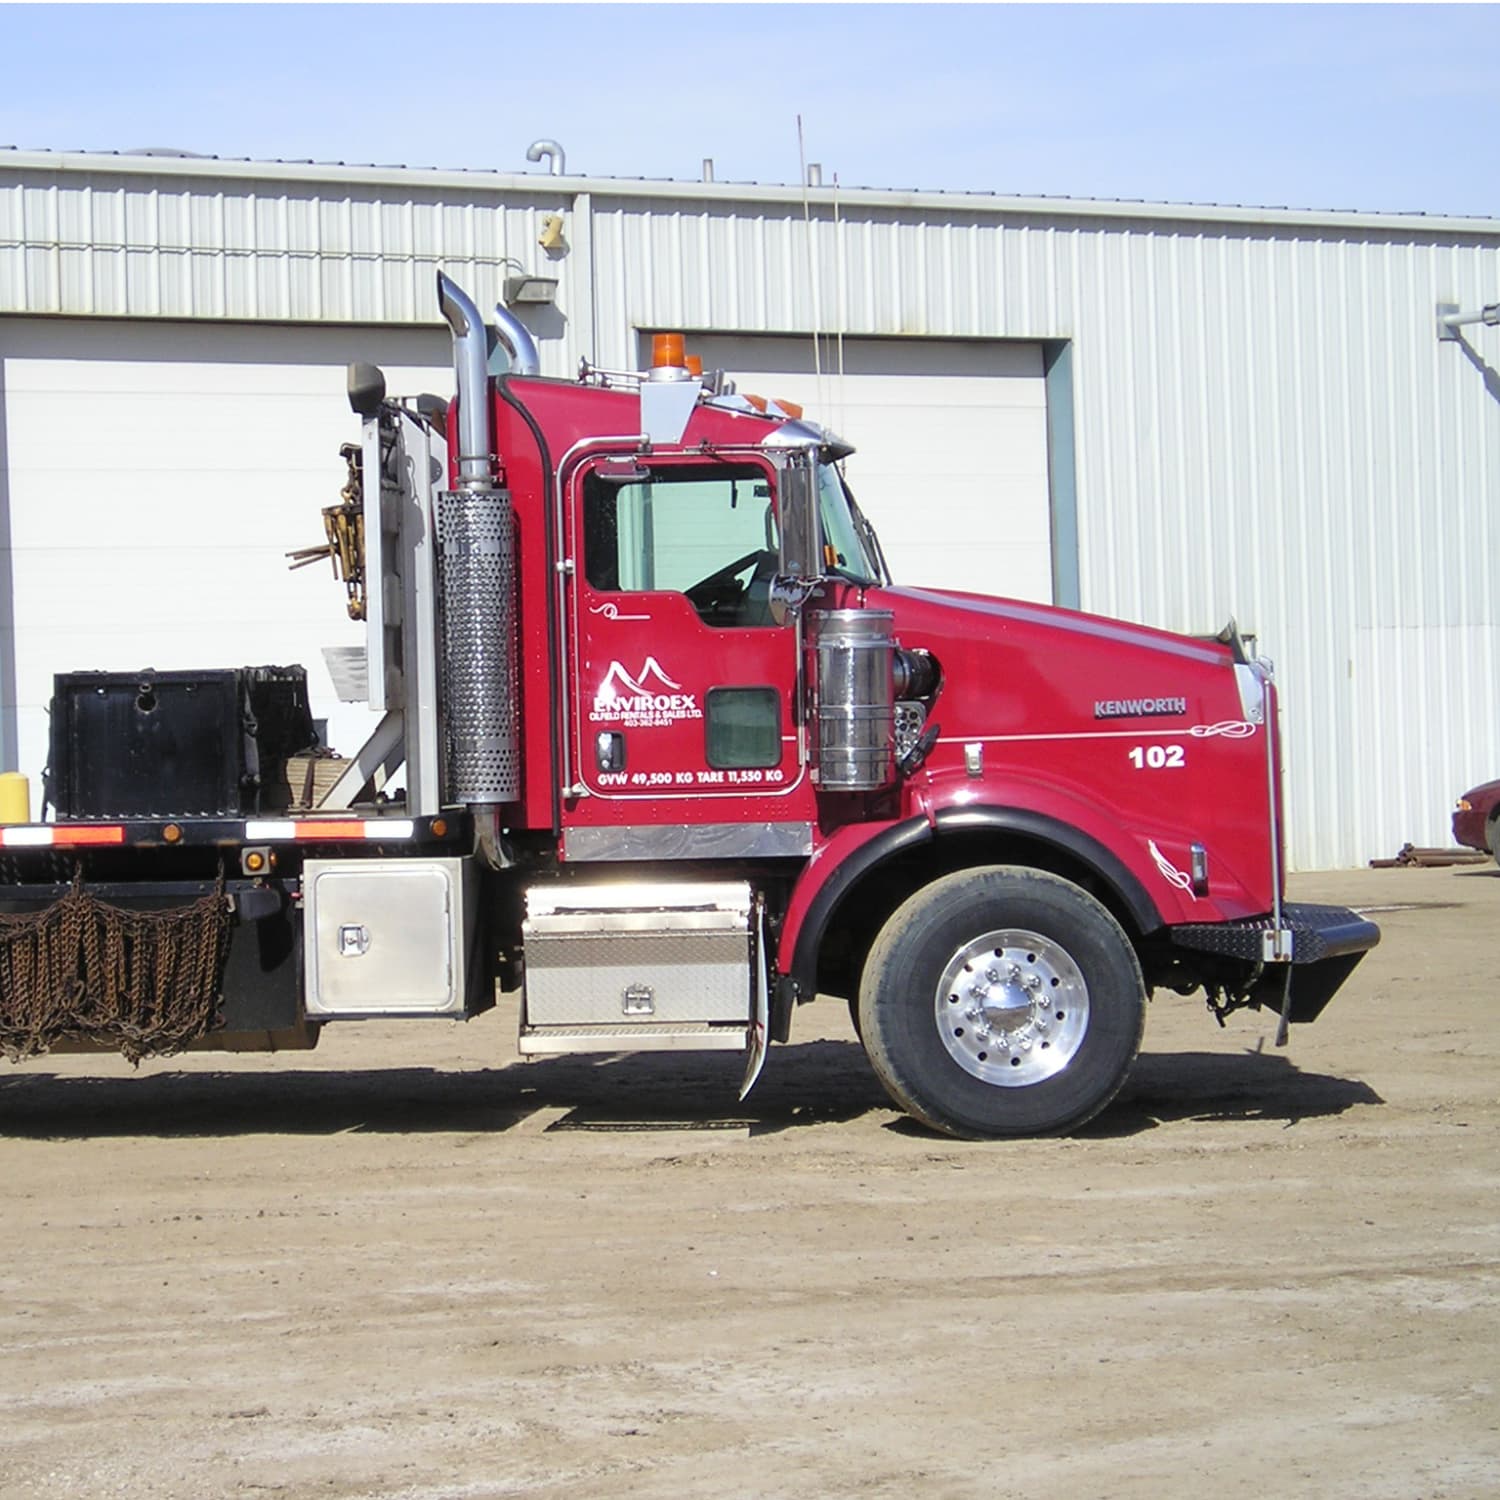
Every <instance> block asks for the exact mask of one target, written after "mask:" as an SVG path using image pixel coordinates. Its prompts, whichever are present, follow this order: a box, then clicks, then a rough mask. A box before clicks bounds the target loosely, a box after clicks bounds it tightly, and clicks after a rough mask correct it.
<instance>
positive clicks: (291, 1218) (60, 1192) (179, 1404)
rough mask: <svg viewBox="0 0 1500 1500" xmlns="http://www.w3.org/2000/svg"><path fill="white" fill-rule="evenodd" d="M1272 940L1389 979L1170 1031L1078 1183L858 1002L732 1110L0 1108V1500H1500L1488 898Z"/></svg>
mask: <svg viewBox="0 0 1500 1500" xmlns="http://www.w3.org/2000/svg"><path fill="white" fill-rule="evenodd" d="M1292 894H1293V896H1294V897H1296V898H1298V899H1303V900H1329V901H1339V902H1343V903H1346V904H1349V905H1353V906H1358V907H1360V908H1362V909H1365V910H1369V911H1372V912H1375V913H1377V920H1378V921H1380V922H1381V924H1382V926H1383V928H1384V932H1385V940H1384V942H1383V944H1382V946H1381V947H1380V948H1379V949H1377V950H1376V951H1375V953H1373V954H1372V955H1371V956H1370V957H1369V958H1368V959H1367V960H1366V962H1365V963H1364V965H1363V966H1362V967H1361V969H1360V970H1359V971H1358V972H1357V973H1356V975H1355V977H1354V979H1353V980H1352V981H1351V982H1350V984H1349V985H1348V986H1347V987H1346V988H1345V990H1344V992H1343V993H1342V994H1341V995H1340V996H1338V997H1337V998H1336V999H1335V1000H1334V1002H1333V1004H1332V1005H1331V1006H1330V1008H1329V1009H1328V1011H1327V1012H1325V1014H1324V1017H1323V1018H1322V1020H1320V1021H1319V1022H1318V1023H1317V1024H1316V1025H1315V1026H1311V1027H1306V1028H1300V1029H1298V1030H1296V1031H1294V1034H1293V1037H1292V1045H1291V1047H1290V1048H1289V1049H1287V1050H1286V1051H1277V1050H1276V1049H1275V1048H1274V1047H1273V1045H1272V1038H1273V1036H1274V1031H1275V1023H1274V1018H1272V1017H1268V1016H1259V1015H1249V1016H1237V1017H1235V1018H1233V1019H1232V1020H1231V1021H1230V1023H1229V1025H1228V1027H1227V1028H1226V1029H1223V1030H1220V1029H1219V1028H1218V1027H1217V1026H1216V1025H1215V1024H1214V1022H1213V1020H1212V1018H1211V1017H1210V1016H1208V1014H1207V1013H1206V1012H1205V1011H1204V1010H1203V1008H1202V1006H1201V1004H1200V1002H1199V1001H1196V1000H1184V999H1181V998H1179V997H1176V996H1170V995H1164V996H1162V997H1159V998H1158V1000H1157V1001H1156V1002H1154V1004H1153V1006H1152V1009H1151V1015H1150V1018H1149V1021H1148V1025H1147V1032H1146V1045H1145V1051H1144V1053H1143V1055H1142V1057H1141V1060H1140V1062H1139V1064H1138V1065H1137V1068H1136V1070H1135V1073H1134V1074H1133V1075H1132V1079H1131V1082H1130V1083H1129V1084H1128V1085H1127V1087H1126V1091H1125V1093H1124V1094H1123V1095H1122V1096H1121V1098H1120V1099H1119V1100H1118V1101H1117V1102H1116V1104H1115V1105H1114V1106H1113V1107H1112V1108H1111V1109H1110V1110H1109V1111H1107V1112H1106V1113H1105V1114H1104V1115H1103V1116H1101V1117H1100V1119H1099V1120H1097V1121H1096V1122H1095V1123H1094V1124H1093V1125H1092V1126H1091V1127H1090V1128H1089V1129H1088V1130H1087V1131H1086V1132H1084V1133H1083V1134H1082V1135H1079V1136H1077V1137H1075V1138H1072V1139H1069V1140H1054V1141H1035V1142H1007V1143H990V1144H977V1145H976V1144H964V1143H958V1142H952V1141H948V1140H944V1139H940V1138H937V1137H934V1136H932V1135H929V1134H927V1133H925V1132H923V1131H921V1130H920V1129H917V1128H916V1127H914V1126H912V1125H911V1124H910V1123H908V1122H907V1121H905V1120H904V1119H902V1118H901V1117H900V1116H899V1115H898V1114H897V1113H896V1112H895V1111H894V1110H893V1109H892V1108H891V1107H890V1106H889V1104H888V1103H887V1101H886V1099H885V1096H884V1095H883V1094H882V1092H881V1091H880V1089H879V1087H878V1086H877V1084H876V1083H875V1081H874V1078H873V1076H872V1074H871V1073H870V1070H869V1068H868V1065H867V1064H866V1063H865V1061H864V1058H863V1054H862V1053H861V1052H860V1050H859V1048H858V1046H857V1044H856V1043H855V1041H854V1039H853V1034H852V1032H851V1030H850V1027H849V1022H848V1017H847V1014H846V1012H845V1009H844V1007H843V1006H842V1005H841V1004H839V1003H836V1002H833V1001H819V1002H817V1003H816V1004H814V1005H812V1006H810V1007H808V1008H807V1009H805V1010H804V1011H802V1012H800V1013H799V1014H798V1016H797V1018H796V1027H795V1030H794V1038H793V1042H792V1044H791V1045H789V1046H786V1047H782V1048H777V1049H774V1050H773V1052H772V1055H771V1059H770V1062H769V1063H768V1065H767V1070H766V1074H765V1076H764V1077H763V1079H762V1080H761V1082H760V1084H759V1085H758V1086H757V1088H756V1090H755V1092H754V1093H753V1094H752V1095H751V1097H750V1099H749V1100H748V1101H746V1102H745V1103H743V1104H741V1103H739V1102H737V1100H736V1097H735V1095H736V1092H737V1084H738V1076H737V1075H738V1071H739V1064H738V1061H737V1060H736V1059H731V1058H712V1057H710V1058H706V1059H701V1060H700V1059H689V1060H683V1059H671V1058H650V1057H648V1058H636V1059H630V1058H619V1059H606V1060H583V1061H580V1060H547V1061H542V1062H537V1063H530V1064H523V1063H521V1062H519V1061H517V1060H516V1059H515V1054H514V1047H513V1045H512V1034H513V1030H514V1016H513V1014H512V1013H510V1011H509V1009H508V1008H504V1009H502V1010H500V1011H498V1012H494V1013H491V1014H489V1015H487V1016H485V1017H482V1018H481V1019H480V1020H478V1021H475V1022H473V1023H471V1024H469V1025H467V1026H451V1025H448V1024H447V1023H441V1022H427V1023H419V1022H408V1023H405V1024H402V1023H391V1024H387V1023H379V1024H377V1023H364V1024H361V1025H348V1026H345V1027H344V1028H343V1029H342V1030H340V1029H338V1028H330V1029H329V1031H328V1033H327V1034H326V1037H325V1040H324V1042H323V1044H322V1046H321V1047H320V1048H319V1049H318V1051H317V1052H315V1053H312V1054H281V1055H277V1056H273V1057H264V1056H230V1057H220V1056H215V1055H209V1054H205V1055H196V1056H193V1057H190V1058H186V1059H181V1058H179V1059H174V1060H170V1061H166V1062H161V1063H148V1064H145V1065H143V1066H142V1067H141V1069H140V1070H139V1072H138V1073H136V1072H133V1071H132V1070H131V1069H130V1068H129V1066H128V1065H127V1064H125V1063H123V1062H121V1061H120V1060H118V1059H115V1058H87V1057H67V1058H55V1059H44V1060H42V1061H40V1062H33V1063H30V1064H26V1065H24V1066H21V1067H17V1068H11V1067H9V1065H5V1064H0V1166H3V1171H4V1179H5V1183H6V1201H5V1209H4V1213H3V1215H0V1495H3V1496H4V1497H6V1500H11V1497H27V1500H30V1497H60V1496H68V1497H74V1496H80V1497H81V1496H88V1497H93V1496H114V1495H128V1496H152V1497H163V1500H179V1497H180V1500H204V1497H212V1496H262V1495H282V1496H317V1497H335V1500H336V1497H354V1496H368V1497H381V1500H398V1497H420V1500H441V1497H454V1500H458V1497H466V1500H468V1497H474V1500H484V1497H490V1496H502V1495H517V1494H535V1495H559V1496H561V1495H568V1496H585V1497H593V1496H600V1497H609V1496H624V1495H629V1496H662V1497H667V1496H671V1497H674V1500H675V1497H681V1496H683V1495H685V1494H686V1495H713V1496H783V1495H784V1496H793V1495H796V1496H844V1495H848V1496H856V1495H857V1496H860V1497H861V1500H868V1497H873V1496H897V1495H900V1496H922V1497H928V1496H932V1497H945V1496H954V1497H957V1496H976V1497H977V1496H983V1497H994V1496H1011V1495H1014V1496H1025V1497H1027V1500H1049V1497H1054V1496H1056V1497H1068V1500H1078V1497H1095V1496H1110V1497H1135V1496H1140V1497H1147V1496H1149V1497H1162V1496H1193V1497H1198V1496H1201V1495H1203V1494H1205V1493H1212V1494H1213V1495H1214V1497H1215V1500H1231V1497H1237V1496H1255V1497H1257V1500H1263V1497H1266V1496H1317V1497H1318V1500H1340V1497H1356V1500H1386V1497H1390V1500H1409V1497H1423V1500H1438V1497H1459V1496H1465V1497H1467V1496H1474V1497H1479V1496H1485V1497H1490V1496H1494V1495H1496V1494H1497V1493H1500V1400H1497V1394H1496V1383H1497V1379H1500V1356H1497V1349H1500V1337H1497V1335H1500V1301H1497V1297H1496V1266H1497V1257H1500V1209H1497V1199H1496V1184H1497V1178H1500V1150H1497V1130H1500V1109H1497V1103H1496V1080H1497V1069H1496V1060H1497V1051H1500V1044H1497V1040H1496V1024H1495V1011H1496V1000H1497V985H1496V974H1497V970H1500V871H1496V870H1495V869H1494V867H1493V866H1488V867H1485V866H1470V867H1462V868H1457V869H1449V870H1378V871H1358V872H1352V873H1344V874H1338V875H1326V876H1318V877H1304V878H1302V879H1300V880H1296V881H1294V882H1293V892H1292Z"/></svg>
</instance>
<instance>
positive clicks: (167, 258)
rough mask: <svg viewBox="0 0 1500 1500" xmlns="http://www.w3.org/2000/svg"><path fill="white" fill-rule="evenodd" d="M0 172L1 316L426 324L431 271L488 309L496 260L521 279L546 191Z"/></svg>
mask: <svg viewBox="0 0 1500 1500" xmlns="http://www.w3.org/2000/svg"><path fill="white" fill-rule="evenodd" d="M0 173H3V174H4V175H0V311H6V312H31V313H68V314H85V315H94V316H99V317H161V318H230V319H236V320H241V319H243V320H260V319H266V320H273V321H277V322H288V321H290V322H301V321H311V322H325V323H431V322H433V321H434V319H435V318H436V302H435V298H434V296H433V291H432V283H433V273H434V271H435V270H436V268H437V267H438V266H439V265H440V264H441V265H443V266H444V267H445V268H446V269H447V270H448V271H449V272H450V274H452V275H454V276H456V277H458V278H459V279H460V280H461V281H463V283H464V284H465V285H466V286H467V287H468V288H469V289H470V290H471V292H472V294H473V295H474V296H475V297H476V298H479V299H482V300H488V301H490V302H493V301H494V300H495V298H496V297H498V296H499V293H500V286H501V282H502V280H503V278H504V277H505V275H506V274H507V268H506V265H505V262H506V259H507V257H510V258H512V259H515V260H517V261H521V260H522V258H523V257H524V258H525V261H524V263H525V265H526V266H527V267H531V266H532V264H533V261H534V259H535V256H536V252H535V240H536V233H537V229H536V226H537V222H538V218H539V215H540V214H541V213H542V212H545V211H548V210H550V209H552V208H555V207H556V206H557V203H556V200H555V197H553V196H550V195H549V194H548V192H547V190H546V189H545V188H541V189H540V190H539V192H538V193H537V194H536V195H534V196H523V195H510V196H509V197H507V199H505V200H503V201H502V200H501V199H500V198H499V197H497V196H496V195H493V194H488V195H481V196H480V197H477V198H470V199H465V198H463V197H460V196H458V195H457V194H444V193H442V192H438V191H435V190H431V189H422V188H413V189H412V190H411V191H409V192H407V193H404V194H394V195H393V194H392V193H391V192H390V191H389V190H387V191H385V192H376V191H374V190H372V189H369V190H367V189H357V188H354V187H352V186H351V187H346V188H344V189H342V190H341V189H340V187H339V186H338V185H337V184H322V185H317V184H296V183H284V182H277V181H276V180H275V179H274V178H268V179H267V180H265V181H263V182H261V181H254V180H249V181H246V180H240V179H225V180H223V181H220V182H214V181H213V180H207V181H205V180H202V179H193V180H174V179H173V178H171V177H166V178H163V177H159V176H154V175H151V174H149V173H142V175H140V176H129V175H126V176H121V175H119V174H118V173H113V172H112V173H110V174H108V175H100V176H97V177H91V176H90V175H89V174H86V173H68V174H66V177H65V178H64V179H63V180H59V179H58V178H56V177H50V178H49V176H48V174H46V173H42V172H37V171H22V172H13V173H5V172H4V163H3V161H0ZM6 176H8V177H10V179H11V180H10V181H9V182H6V181H5V177H6ZM558 264H559V272H558V273H557V274H560V275H561V277H562V280H563V282H564V284H565V285H566V284H567V282H568V281H569V279H570V278H569V276H568V265H567V262H566V261H562V262H559V263H558ZM559 300H562V299H561V297H560V299H559Z"/></svg>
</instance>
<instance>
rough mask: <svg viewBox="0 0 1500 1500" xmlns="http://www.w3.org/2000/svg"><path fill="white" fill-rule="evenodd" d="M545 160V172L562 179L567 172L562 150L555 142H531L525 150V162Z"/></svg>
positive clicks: (566, 161)
mask: <svg viewBox="0 0 1500 1500" xmlns="http://www.w3.org/2000/svg"><path fill="white" fill-rule="evenodd" d="M544 156H545V157H546V158H547V170H548V171H549V172H550V173H551V174H552V175H553V176H554V177H562V176H564V175H565V174H566V172H567V170H568V159H567V157H566V156H564V155H563V148H562V147H561V146H559V145H558V144H557V142H556V141H533V142H532V143H531V144H530V145H529V146H528V147H527V148H526V160H527V161H540V160H541V159H542V158H543V157H544Z"/></svg>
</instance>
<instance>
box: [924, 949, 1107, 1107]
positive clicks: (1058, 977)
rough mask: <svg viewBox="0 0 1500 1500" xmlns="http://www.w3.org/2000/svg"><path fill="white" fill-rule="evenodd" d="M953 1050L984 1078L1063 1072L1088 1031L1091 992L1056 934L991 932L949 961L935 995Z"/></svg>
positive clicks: (1007, 1081) (1007, 1083) (1001, 1081)
mask: <svg viewBox="0 0 1500 1500" xmlns="http://www.w3.org/2000/svg"><path fill="white" fill-rule="evenodd" d="M933 1015H934V1018H935V1020H936V1022H937V1029H938V1035H939V1036H940V1037H942V1039H943V1046H945V1047H946V1048H947V1049H948V1055H949V1056H950V1057H952V1058H953V1060H954V1061H955V1062H956V1063H957V1064H958V1065H959V1067H961V1068H962V1069H963V1070H964V1071H965V1072H966V1073H972V1074H973V1075H974V1077H975V1078H980V1079H983V1080H984V1082H985V1083H993V1084H998V1085H1000V1086H1001V1087H1006V1088H1019V1087H1022V1086H1024V1085H1026V1084H1032V1083H1039V1082H1041V1080H1042V1079H1044V1078H1051V1077H1052V1076H1053V1075H1054V1074H1055V1073H1060V1072H1061V1071H1062V1070H1063V1069H1064V1068H1065V1067H1067V1065H1068V1064H1069V1063H1070V1062H1071V1061H1072V1060H1073V1058H1074V1056H1075V1055H1076V1054H1077V1052H1078V1049H1079V1048H1080V1047H1081V1046H1082V1045H1083V1039H1084V1036H1085V1035H1086V1034H1087V1032H1088V1029H1089V990H1088V985H1087V984H1085V983H1084V978H1083V975H1082V973H1081V972H1080V971H1079V968H1078V965H1077V964H1076V963H1074V962H1073V959H1072V957H1071V956H1070V955H1069V953H1068V951H1067V950H1066V949H1065V948H1061V947H1059V946H1058V944H1057V943H1055V942H1053V941H1052V939H1051V938H1046V937H1043V936H1042V935H1041V934H1040V933H1037V932H1027V931H1025V930H1024V929H1022V928H1015V927H1006V928H1002V929H1000V930H999V931H996V932H986V933H984V934H983V935H982V936H981V937H977V938H975V939H974V940H973V941H972V942H969V943H965V944H964V946H963V947H962V948H960V949H959V950H958V952H957V953H955V954H954V955H953V957H952V958H951V959H950V960H949V961H948V966H947V967H946V968H945V969H944V970H943V977H942V980H941V981H940V982H939V984H938V988H937V994H936V995H935V996H934V997H933Z"/></svg>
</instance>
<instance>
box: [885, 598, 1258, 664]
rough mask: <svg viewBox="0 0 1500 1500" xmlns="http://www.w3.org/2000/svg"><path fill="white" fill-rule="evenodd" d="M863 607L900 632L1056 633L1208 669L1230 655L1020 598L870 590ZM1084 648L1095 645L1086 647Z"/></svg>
mask: <svg viewBox="0 0 1500 1500" xmlns="http://www.w3.org/2000/svg"><path fill="white" fill-rule="evenodd" d="M866 599H867V602H869V603H870V604H872V605H874V606H876V607H877V608H881V609H890V610H893V611H894V612H895V615H896V622H897V628H898V631H899V629H900V625H901V622H902V621H903V620H907V621H909V622H910V623H911V624H913V625H918V626H920V625H926V626H928V627H929V628H932V629H936V630H941V631H944V633H946V632H947V631H949V630H960V631H962V630H965V629H971V630H972V629H978V630H979V631H981V632H982V633H983V634H984V635H985V636H989V635H990V634H991V633H992V632H993V633H994V634H995V635H996V637H997V639H1003V638H1010V637H1013V636H1014V635H1015V634H1016V633H1018V632H1019V633H1022V634H1024V635H1026V636H1027V637H1030V635H1031V634H1032V632H1037V631H1040V632H1046V633H1051V632H1059V633H1061V634H1062V636H1064V637H1067V638H1080V637H1081V638H1082V639H1081V640H1077V639H1075V640H1074V645H1075V648H1084V649H1090V650H1094V651H1100V652H1108V651H1110V649H1111V648H1119V649H1122V650H1126V651H1130V652H1136V651H1145V652H1149V653H1154V654H1159V655H1165V656H1167V657H1175V658H1178V659H1180V660H1182V661H1184V662H1196V663H1200V664H1202V665H1205V666H1209V667H1224V666H1229V665H1231V664H1232V663H1233V653H1232V652H1231V651H1230V649H1229V647H1227V646H1226V645H1224V644H1223V643H1222V642H1220V641H1216V640H1205V639H1201V638H1199V637H1195V636H1183V635H1174V634H1173V633H1172V632H1171V631H1167V630H1157V629H1155V628H1153V627H1152V626H1149V625H1134V624H1131V623H1129V622H1128V621H1125V620H1112V619H1106V618H1105V617H1104V616H1102V615H1090V614H1084V613H1082V612H1081V611H1079V610H1073V609H1063V608H1061V607H1059V606H1057V605H1053V604H1031V603H1027V602H1025V601H1022V600H1018V599H996V598H993V597H991V596H990V595H988V594H970V593H965V592H963V591H961V590H958V589H929V588H887V589H880V590H871V591H869V592H868V593H867V594H866ZM1085 643H1095V644H1092V645H1086V644H1085Z"/></svg>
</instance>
